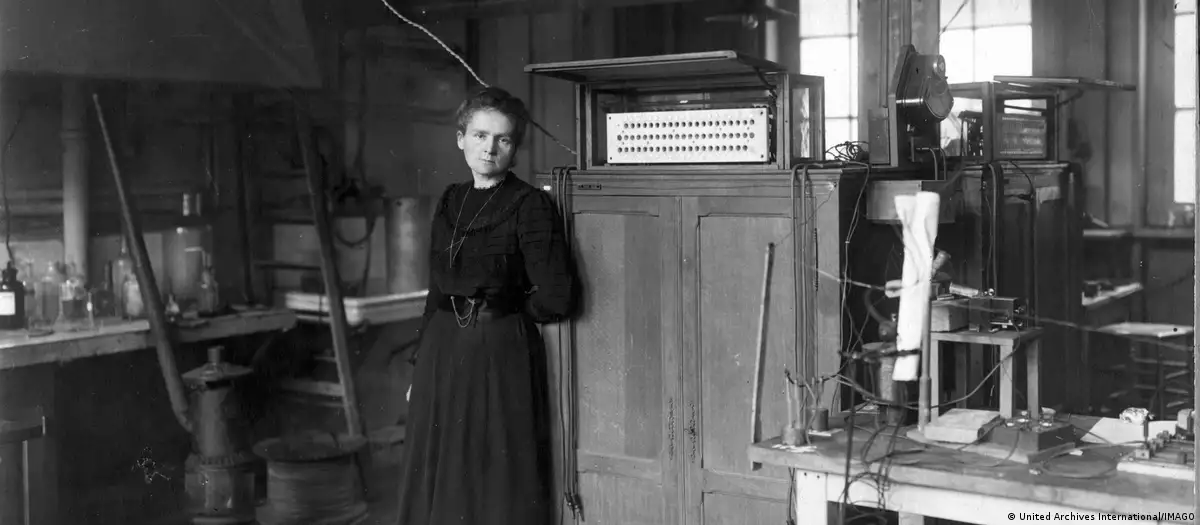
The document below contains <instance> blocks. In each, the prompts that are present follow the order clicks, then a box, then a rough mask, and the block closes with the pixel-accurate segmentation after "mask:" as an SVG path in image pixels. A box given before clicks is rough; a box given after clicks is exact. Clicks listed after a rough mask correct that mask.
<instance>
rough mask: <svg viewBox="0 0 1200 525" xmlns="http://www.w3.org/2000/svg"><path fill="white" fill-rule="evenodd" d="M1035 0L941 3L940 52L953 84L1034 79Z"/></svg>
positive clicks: (982, 0) (981, 0)
mask: <svg viewBox="0 0 1200 525" xmlns="http://www.w3.org/2000/svg"><path fill="white" fill-rule="evenodd" d="M1030 4H1031V0H962V1H959V0H942V2H941V5H940V9H941V12H940V20H941V26H942V28H944V29H945V32H943V33H942V35H941V38H940V39H939V41H938V44H939V45H938V48H939V49H940V50H941V51H940V52H941V54H942V56H943V57H945V58H946V76H947V77H948V78H949V80H950V83H952V84H954V83H961V82H983V81H986V80H991V79H992V77H995V76H996V75H1031V74H1033V25H1032V21H1033V15H1032V11H1033V9H1032V7H1031V6H1030Z"/></svg>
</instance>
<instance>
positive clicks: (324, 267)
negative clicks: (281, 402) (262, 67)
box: [294, 96, 363, 438]
mask: <svg viewBox="0 0 1200 525" xmlns="http://www.w3.org/2000/svg"><path fill="white" fill-rule="evenodd" d="M294 100H295V110H296V128H297V133H299V137H298V138H299V141H300V148H301V151H302V152H303V154H304V172H305V174H306V175H307V177H306V178H307V179H308V192H309V198H310V201H311V202H312V212H313V218H314V221H315V223H316V230H317V239H318V244H319V245H320V247H321V276H322V277H323V278H324V282H325V294H326V296H327V297H328V298H329V325H330V327H331V328H332V330H333V353H334V359H335V361H336V362H337V370H338V377H340V378H341V381H342V405H343V409H344V411H345V412H346V427H347V429H346V430H347V433H348V434H349V435H350V437H351V438H357V437H361V436H362V435H363V429H362V424H361V420H360V418H359V414H358V394H357V391H356V389H355V387H354V371H353V370H351V368H350V348H349V342H348V339H347V335H346V334H347V332H348V330H347V328H346V324H347V323H346V305H345V303H343V299H342V287H341V281H340V279H339V278H338V272H337V266H336V265H337V261H336V260H335V259H334V253H333V234H332V232H331V229H330V228H331V227H330V224H329V215H328V214H327V213H326V210H325V204H326V203H325V188H324V184H322V180H321V175H320V173H319V172H318V171H317V165H318V163H317V160H316V158H315V157H314V154H315V152H314V151H313V148H312V145H311V144H310V143H309V141H310V140H311V139H312V122H311V121H310V120H309V116H308V113H307V112H306V111H305V108H302V107H301V104H302V102H301V99H300V97H299V96H297V97H294Z"/></svg>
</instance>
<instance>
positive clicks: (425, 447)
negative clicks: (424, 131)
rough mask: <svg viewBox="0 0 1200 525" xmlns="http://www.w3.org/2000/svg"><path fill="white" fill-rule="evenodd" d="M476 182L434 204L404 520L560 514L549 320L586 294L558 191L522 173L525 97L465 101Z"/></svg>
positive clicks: (489, 93) (463, 145) (492, 92)
mask: <svg viewBox="0 0 1200 525" xmlns="http://www.w3.org/2000/svg"><path fill="white" fill-rule="evenodd" d="M457 120H458V122H457V124H458V148H459V149H461V150H462V152H463V157H464V158H465V159H466V161H467V166H468V167H470V169H471V180H470V181H465V182H462V183H457V184H452V185H450V187H448V188H447V189H446V191H445V193H443V194H442V198H441V201H440V202H439V204H438V207H437V212H436V213H435V215H434V219H433V226H432V242H431V246H430V276H429V297H428V298H427V299H426V302H425V317H424V322H423V327H422V332H421V343H420V346H419V347H418V350H417V355H415V356H414V358H413V359H414V360H415V364H416V370H415V371H414V374H413V377H414V381H413V386H412V390H411V391H410V392H411V393H410V404H409V419H408V425H407V431H406V439H405V447H406V450H405V452H404V467H403V469H404V470H403V472H402V473H401V480H400V485H401V492H400V520H399V523H400V525H443V524H470V525H509V524H512V525H541V524H548V523H550V519H551V508H552V505H551V501H552V500H551V499H550V480H551V477H550V475H549V473H550V469H549V459H550V455H549V452H548V451H549V450H550V447H549V430H548V429H549V428H550V427H549V426H548V424H547V423H548V411H547V410H546V408H547V405H546V399H547V398H546V396H545V390H546V388H545V387H546V384H545V374H544V369H545V348H544V347H543V345H542V341H541V338H540V337H539V333H538V328H537V326H536V325H535V323H547V322H554V321H559V320H562V319H564V318H565V317H566V316H567V315H568V314H569V312H570V310H571V307H572V304H573V296H574V292H575V280H574V278H573V274H572V272H571V266H570V262H569V254H568V249H567V246H566V243H565V239H564V237H563V228H562V222H561V217H559V216H558V214H557V211H556V209H555V207H554V203H553V201H551V199H550V197H549V195H548V194H547V193H546V192H543V191H538V190H536V189H534V188H533V187H532V186H530V185H529V184H527V183H525V182H524V181H522V180H520V179H518V178H517V177H516V176H515V175H513V174H512V173H510V172H509V168H511V167H513V166H514V165H515V159H516V157H515V155H516V152H517V149H518V148H519V147H520V145H521V139H522V138H523V137H524V134H525V128H526V126H527V124H528V122H529V114H528V112H527V111H526V109H525V104H524V103H523V102H521V100H520V99H518V98H516V97H513V96H512V95H510V94H508V93H507V92H505V91H504V90H502V89H499V88H486V89H484V90H482V91H480V92H479V93H478V94H476V95H475V96H473V97H471V98H469V99H467V100H466V101H465V102H463V104H462V105H461V106H459V108H458V114H457Z"/></svg>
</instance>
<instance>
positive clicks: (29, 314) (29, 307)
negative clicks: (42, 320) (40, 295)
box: [21, 262, 38, 328]
mask: <svg viewBox="0 0 1200 525" xmlns="http://www.w3.org/2000/svg"><path fill="white" fill-rule="evenodd" d="M21 267H22V268H24V270H25V277H24V278H23V279H21V284H22V285H24V287H25V325H26V326H27V327H29V328H32V327H33V326H34V325H36V324H37V319H38V303H37V291H36V288H37V282H36V281H34V279H33V263H32V262H25V263H22V264H21Z"/></svg>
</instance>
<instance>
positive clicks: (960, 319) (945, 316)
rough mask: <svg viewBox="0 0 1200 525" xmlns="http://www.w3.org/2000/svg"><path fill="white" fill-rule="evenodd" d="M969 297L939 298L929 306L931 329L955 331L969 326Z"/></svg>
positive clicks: (932, 330)
mask: <svg viewBox="0 0 1200 525" xmlns="http://www.w3.org/2000/svg"><path fill="white" fill-rule="evenodd" d="M969 307H970V301H969V300H968V299H938V300H935V301H933V303H932V304H931V305H930V306H929V331H931V332H954V331H957V330H962V329H963V328H966V327H967V317H968V315H967V313H968V311H969Z"/></svg>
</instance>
